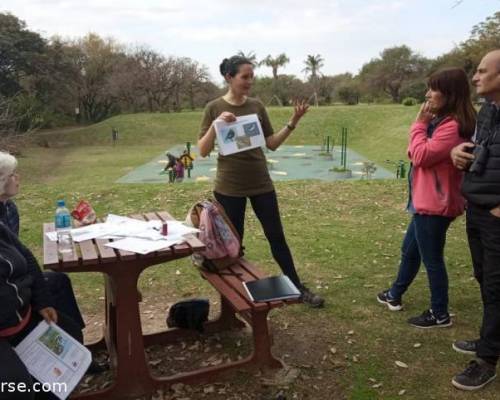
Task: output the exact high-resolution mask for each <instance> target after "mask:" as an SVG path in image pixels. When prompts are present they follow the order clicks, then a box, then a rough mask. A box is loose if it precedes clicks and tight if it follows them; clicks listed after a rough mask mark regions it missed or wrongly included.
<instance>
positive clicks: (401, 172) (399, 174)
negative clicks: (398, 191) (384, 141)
mask: <svg viewBox="0 0 500 400" xmlns="http://www.w3.org/2000/svg"><path fill="white" fill-rule="evenodd" d="M385 162H386V163H387V164H391V165H394V166H395V167H396V178H397V179H404V178H406V162H404V161H403V160H398V161H392V160H385Z"/></svg>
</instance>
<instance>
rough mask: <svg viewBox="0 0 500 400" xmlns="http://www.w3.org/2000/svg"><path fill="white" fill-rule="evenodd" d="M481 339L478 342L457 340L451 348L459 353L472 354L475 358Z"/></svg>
mask: <svg viewBox="0 0 500 400" xmlns="http://www.w3.org/2000/svg"><path fill="white" fill-rule="evenodd" d="M478 342H479V339H476V340H456V341H455V342H453V344H452V345H451V347H453V350H455V351H458V352H459V353H464V354H471V355H473V356H475V355H476V351H477V344H478Z"/></svg>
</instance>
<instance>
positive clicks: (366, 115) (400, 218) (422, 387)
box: [17, 105, 500, 400]
mask: <svg viewBox="0 0 500 400" xmlns="http://www.w3.org/2000/svg"><path fill="white" fill-rule="evenodd" d="M416 112H417V108H416V107H402V106H367V105H366V106H365V105H362V106H356V107H344V106H338V107H324V108H319V109H312V110H311V111H310V112H309V114H308V115H307V116H306V117H305V118H304V120H303V123H301V125H300V126H299V128H298V129H297V131H296V132H294V133H293V135H292V136H291V138H290V140H289V141H288V142H287V143H289V144H320V143H321V140H322V136H323V135H324V134H332V135H333V136H337V135H338V134H339V132H340V127H341V126H346V127H348V128H349V143H348V146H349V147H351V148H352V149H354V150H355V151H357V152H359V153H361V154H363V155H365V156H366V157H367V158H369V159H372V160H373V161H376V162H377V163H380V164H383V163H384V161H385V160H387V159H390V160H398V159H401V158H404V156H405V150H406V142H407V131H408V128H409V125H410V123H411V121H412V120H413V119H414V117H415V114H416ZM290 113H291V110H290V109H289V108H283V109H280V108H271V109H270V116H271V119H272V121H273V125H274V126H275V129H277V128H278V127H279V126H281V125H283V124H284V123H285V122H286V121H287V119H288V117H289V115H290ZM200 118H201V112H185V113H179V114H137V115H124V116H119V117H114V118H111V119H110V120H107V121H104V122H102V123H100V124H97V125H94V126H91V127H86V128H84V129H81V130H78V131H74V132H71V133H66V134H50V135H46V136H45V140H46V141H47V142H48V143H49V146H50V147H48V148H45V147H32V148H28V149H26V150H24V151H23V156H22V157H20V159H19V161H20V171H21V174H22V185H23V186H22V191H21V194H20V195H19V197H18V199H17V203H18V206H19V209H20V213H21V238H22V239H23V241H24V242H26V243H27V244H28V245H29V246H30V247H31V248H32V249H33V250H34V252H35V254H36V255H37V256H41V239H42V238H41V223H42V222H44V221H48V220H51V219H52V217H53V212H54V209H55V201H56V199H58V198H63V197H64V198H66V200H67V201H68V202H69V204H70V205H73V204H74V203H75V202H76V201H77V200H78V199H80V198H86V199H88V200H89V201H90V202H91V203H92V205H93V206H94V208H95V209H96V211H97V213H98V214H99V215H101V216H103V215H105V214H107V213H108V212H114V213H122V214H126V213H131V212H137V211H141V210H144V211H146V210H154V209H156V210H160V209H165V208H166V209H168V210H171V211H172V213H173V214H174V215H175V216H176V217H178V218H184V216H185V214H186V212H187V210H188V208H189V206H190V205H191V204H192V203H194V202H195V201H197V200H198V199H200V198H203V197H206V196H209V195H210V192H211V186H210V184H204V183H200V184H197V185H169V186H168V185H156V184H146V185H134V184H129V185H119V184H115V183H114V182H115V181H116V179H118V178H119V177H121V176H122V175H124V174H125V173H127V172H128V171H130V170H131V169H133V168H135V167H137V166H138V165H141V164H143V163H144V162H146V161H148V160H150V159H151V158H153V157H154V156H156V155H158V154H160V153H161V152H162V151H163V150H164V149H166V148H168V147H169V146H171V145H174V144H177V143H182V142H184V141H187V140H191V141H195V140H196V139H195V138H196V135H197V130H198V124H199V121H200ZM111 126H116V127H117V128H118V130H119V132H120V138H119V143H118V144H117V145H116V146H114V147H113V146H111V144H110V142H111ZM56 142H59V144H60V145H61V144H64V145H65V146H63V147H54V145H55V144H56ZM336 142H337V143H338V140H337V141H336ZM276 189H277V192H278V196H279V199H280V207H281V214H282V218H283V224H284V227H285V233H286V235H287V240H288V242H289V245H290V247H291V249H292V252H293V254H294V258H295V261H296V264H297V268H298V270H299V274H300V275H301V276H302V278H303V280H304V281H305V282H306V283H307V284H308V285H309V286H311V287H313V288H315V290H317V291H318V292H319V293H321V295H323V296H324V297H325V298H326V301H327V306H326V308H325V309H323V310H310V309H308V308H306V307H305V306H294V307H290V308H287V309H285V310H279V311H277V312H276V314H273V316H272V318H273V319H274V320H276V322H277V324H278V325H279V326H282V325H280V324H286V323H288V322H289V323H292V324H296V325H297V326H303V334H301V335H299V336H300V337H298V338H297V337H295V338H294V340H300V341H302V343H303V346H302V347H301V351H304V352H306V353H307V351H308V348H310V349H311V351H313V350H314V351H315V352H316V353H317V354H318V356H319V358H318V360H317V363H316V364H314V365H313V366H312V367H309V368H308V369H307V371H306V372H304V374H303V375H305V376H309V377H310V379H312V380H314V379H317V378H318V376H320V375H321V374H322V371H323V370H325V369H326V368H328V366H331V365H332V364H333V365H335V363H338V365H341V366H342V373H338V374H334V375H333V378H332V379H334V380H335V381H336V382H337V383H338V384H339V386H340V388H341V392H342V393H343V395H342V397H345V398H352V399H400V398H404V399H415V400H417V399H419V400H420V399H451V398H458V399H462V398H463V399H465V398H467V399H497V398H498V396H499V393H500V383H499V381H497V382H494V383H492V384H491V385H490V386H489V387H488V388H487V389H485V390H483V391H482V392H480V393H472V394H470V393H462V392H458V391H457V390H455V389H454V388H452V387H451V384H450V380H451V377H452V376H453V375H454V374H455V373H456V372H458V371H460V370H462V369H463V367H464V366H465V364H466V362H467V361H468V357H467V356H464V355H460V354H458V353H455V352H454V351H453V350H452V349H451V343H452V341H453V340H455V339H459V338H474V337H476V336H477V332H478V327H479V323H480V319H481V312H482V310H481V302H480V297H479V290H478V286H477V284H476V283H475V281H474V280H473V278H472V270H471V266H470V257H469V253H468V247H467V241H466V237H465V232H464V219H463V218H459V219H457V221H455V222H454V224H453V225H452V227H451V229H450V231H449V235H448V243H447V248H446V259H447V265H448V272H449V277H450V306H451V312H452V313H454V314H456V316H455V318H454V326H453V327H451V328H449V329H441V330H431V331H421V330H417V329H415V328H411V327H409V326H408V325H407V324H406V322H405V321H406V319H407V318H408V317H410V316H414V315H417V314H419V313H421V312H422V311H423V310H424V309H425V308H427V307H428V302H429V292H428V288H427V286H428V285H427V277H426V274H425V273H423V272H422V273H420V274H419V276H418V277H417V280H416V282H415V283H414V285H413V286H412V287H411V288H410V290H409V292H408V293H407V295H406V296H405V298H404V303H405V305H406V309H405V311H403V312H399V313H393V312H389V311H388V310H387V309H386V308H384V307H382V306H381V305H380V304H378V303H377V302H376V299H375V296H376V294H377V292H378V291H380V290H381V289H385V288H387V287H388V285H389V284H390V282H391V280H392V279H393V278H394V275H395V271H396V267H397V263H398V258H399V248H400V245H401V240H402V237H403V234H404V231H405V229H406V225H407V223H408V216H407V214H406V213H405V211H404V206H405V201H406V194H407V193H406V183H405V182H404V181H395V180H394V181H359V180H356V181H344V182H333V183H325V182H317V181H294V182H291V183H277V184H276ZM245 246H246V248H247V255H248V258H249V259H250V260H252V261H255V262H257V263H260V264H262V265H263V266H264V268H265V269H266V270H267V271H268V272H269V273H277V272H278V268H277V266H276V265H275V263H274V262H273V259H272V257H271V254H270V251H269V248H268V245H267V242H266V240H265V238H264V235H263V233H262V230H261V228H260V226H259V224H258V222H257V220H256V218H255V216H254V215H253V213H252V212H249V213H248V216H247V225H246V230H245ZM72 279H73V281H74V286H75V289H76V291H77V295H78V297H79V301H80V303H81V306H82V310H83V312H84V314H85V316H86V317H87V319H88V320H92V321H93V320H94V318H95V316H98V315H100V313H101V311H102V310H101V303H102V299H103V288H102V279H101V277H100V276H99V275H91V274H84V275H79V274H74V275H73V276H72ZM141 289H142V291H143V293H144V295H145V298H146V300H147V301H149V302H150V303H154V302H155V301H156V302H158V301H159V300H162V301H165V299H166V300H167V301H175V299H178V298H179V297H181V296H197V295H210V296H211V295H212V294H213V292H212V291H211V289H210V288H209V287H208V286H207V285H206V284H205V283H204V282H203V281H202V280H201V279H200V278H199V277H198V275H197V272H196V271H195V269H194V268H192V267H191V265H190V263H189V261H188V260H184V261H179V262H176V263H175V264H172V263H171V264H168V265H167V266H166V267H165V266H163V267H154V268H150V270H148V271H146V273H144V274H143V277H142V278H141ZM158 318H159V319H163V318H164V315H163V314H162V315H158ZM279 326H278V327H277V329H275V333H276V336H277V340H278V338H279V337H280V336H283V335H284V334H285V332H284V331H283V329H280V328H279ZM316 332H321V335H320V336H319V337H318V335H315V333H316ZM311 337H314V340H311V339H310V338H311ZM308 338H309V340H308ZM416 343H418V344H419V345H417V346H415V344H416ZM332 347H335V349H336V352H332V351H331V349H332ZM316 353H315V354H316ZM333 353H335V354H333ZM294 356H295V357H298V356H300V355H297V354H295V355H292V358H291V359H292V360H297V358H294ZM395 361H402V362H404V363H406V364H407V365H408V368H400V367H398V366H396V364H395ZM296 366H297V367H299V368H302V367H301V365H300V364H298V365H296ZM314 382H315V384H310V382H308V381H305V380H303V378H302V379H299V380H297V381H296V382H295V383H294V384H292V385H291V386H290V387H289V388H288V389H286V393H299V394H298V397H297V398H310V399H323V398H328V397H324V395H320V393H324V391H322V387H326V386H327V382H325V381H324V380H323V381H322V380H319V381H318V380H315V381H314ZM316 387H317V388H316ZM402 391H404V392H402ZM193 398H195V397H193ZM200 398H201V397H200ZM256 398H260V397H256ZM289 398H292V396H291V395H290V397H289Z"/></svg>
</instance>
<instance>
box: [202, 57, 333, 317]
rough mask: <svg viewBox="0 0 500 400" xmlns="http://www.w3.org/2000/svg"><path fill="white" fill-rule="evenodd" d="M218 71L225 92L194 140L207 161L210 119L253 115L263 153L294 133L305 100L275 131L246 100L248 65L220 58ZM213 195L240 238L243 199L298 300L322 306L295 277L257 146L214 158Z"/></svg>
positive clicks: (253, 102)
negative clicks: (296, 291) (263, 143)
mask: <svg viewBox="0 0 500 400" xmlns="http://www.w3.org/2000/svg"><path fill="white" fill-rule="evenodd" d="M220 72H221V74H222V76H224V79H225V80H226V82H227V83H228V85H229V90H228V92H227V93H226V94H225V95H224V96H222V97H220V98H218V99H215V100H213V101H211V102H210V103H208V104H207V106H206V107H205V112H204V116H203V121H202V123H201V130H200V135H199V140H198V148H199V150H200V155H201V156H202V157H206V156H207V155H208V154H209V153H210V152H211V151H212V149H213V148H214V141H215V129H214V127H213V124H212V123H213V121H214V120H216V119H222V120H224V121H225V122H233V121H235V120H236V117H239V116H243V115H248V114H257V115H258V117H259V120H260V123H261V125H262V130H263V132H264V136H265V138H266V146H267V148H268V149H271V150H276V149H277V148H278V147H279V146H280V145H281V144H282V143H283V142H284V141H285V140H286V138H288V136H289V135H290V133H291V132H292V131H293V130H294V129H295V126H296V125H297V124H298V122H299V121H300V119H301V118H302V116H303V115H304V114H305V113H306V112H307V109H308V105H307V104H306V103H305V102H299V103H296V104H295V107H294V112H293V115H292V117H291V118H290V120H289V122H288V123H287V124H286V125H285V126H284V127H283V128H282V129H281V130H280V131H279V132H276V133H274V132H273V128H272V126H271V122H270V121H269V117H268V115H267V112H266V109H265V107H264V105H263V104H262V103H261V102H260V101H259V100H257V99H253V98H251V97H248V93H249V92H250V89H251V87H252V84H253V79H254V73H253V64H252V63H251V61H249V60H248V59H246V58H244V57H240V56H233V57H231V58H229V59H227V58H226V59H224V61H222V64H221V65H220ZM214 196H215V198H216V199H217V201H218V202H219V203H220V204H221V205H222V206H223V207H224V210H225V211H226V213H227V215H228V217H229V218H230V220H231V222H232V223H233V225H234V226H235V228H236V230H237V231H238V232H239V234H240V236H241V239H242V240H243V233H244V224H245V208H246V203H247V198H249V199H250V203H251V205H252V208H253V210H254V212H255V215H256V216H257V218H258V219H259V221H260V223H261V225H262V228H263V229H264V233H265V235H266V238H267V240H268V241H269V245H270V246H271V252H272V254H273V257H274V259H275V260H276V262H277V263H278V265H279V266H280V268H281V270H282V271H283V273H284V274H285V275H287V276H288V277H289V278H290V279H291V280H292V282H293V283H294V284H295V285H296V286H297V288H298V289H299V290H300V291H301V293H302V300H303V301H304V302H305V303H307V304H309V305H310V306H312V307H321V306H323V304H324V300H323V299H322V298H321V297H320V296H318V295H317V294H314V293H312V292H311V291H310V290H309V289H308V288H307V287H305V286H304V285H303V284H302V283H301V282H300V278H299V277H298V275H297V271H296V269H295V265H294V263H293V258H292V254H291V253H290V249H289V248H288V244H287V243H286V239H285V234H284V232H283V226H282V224H281V218H280V213H279V208H278V200H277V198H276V192H275V190H274V186H273V182H272V180H271V177H270V176H269V171H268V169H267V162H266V157H265V155H264V153H263V151H262V149H261V148H255V149H251V150H247V151H243V152H240V153H235V154H230V155H227V156H222V155H220V154H219V156H218V159H217V175H216V178H215V188H214Z"/></svg>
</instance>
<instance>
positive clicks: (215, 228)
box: [186, 200, 241, 270]
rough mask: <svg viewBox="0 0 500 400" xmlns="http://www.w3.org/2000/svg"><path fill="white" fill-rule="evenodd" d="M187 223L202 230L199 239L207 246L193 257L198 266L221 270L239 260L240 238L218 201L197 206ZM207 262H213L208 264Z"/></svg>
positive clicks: (188, 217)
mask: <svg viewBox="0 0 500 400" xmlns="http://www.w3.org/2000/svg"><path fill="white" fill-rule="evenodd" d="M186 221H187V222H188V223H190V224H191V225H192V226H194V227H196V228H198V229H200V233H199V234H198V239H200V240H201V241H202V242H203V243H204V244H205V246H206V247H205V250H204V251H202V252H200V253H198V254H196V255H195V256H194V257H193V261H194V262H195V264H196V265H198V266H204V267H206V266H207V265H210V266H211V268H210V269H213V268H215V269H217V270H219V269H224V268H226V267H227V266H229V265H231V264H232V260H234V259H236V258H239V256H240V249H241V242H240V237H239V235H238V232H237V231H236V229H235V228H234V226H233V224H232V223H231V221H230V220H229V218H228V216H227V215H226V213H225V212H224V209H223V208H222V206H221V205H220V204H219V203H218V202H217V201H215V200H205V201H202V202H200V203H197V204H195V205H194V206H193V207H192V208H191V210H190V211H189V213H188V216H187V218H186ZM200 256H201V257H200ZM206 260H209V261H211V262H209V263H207V262H206Z"/></svg>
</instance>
